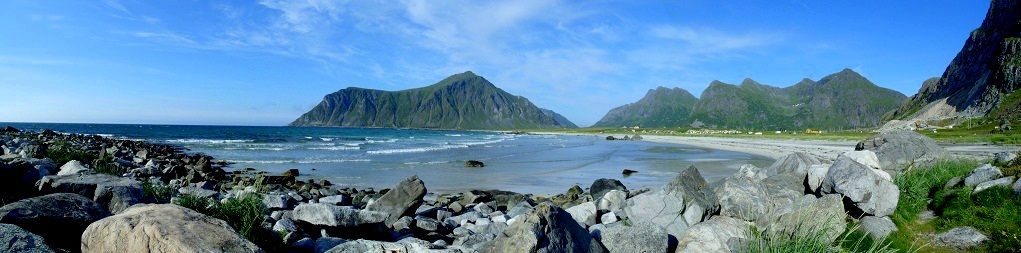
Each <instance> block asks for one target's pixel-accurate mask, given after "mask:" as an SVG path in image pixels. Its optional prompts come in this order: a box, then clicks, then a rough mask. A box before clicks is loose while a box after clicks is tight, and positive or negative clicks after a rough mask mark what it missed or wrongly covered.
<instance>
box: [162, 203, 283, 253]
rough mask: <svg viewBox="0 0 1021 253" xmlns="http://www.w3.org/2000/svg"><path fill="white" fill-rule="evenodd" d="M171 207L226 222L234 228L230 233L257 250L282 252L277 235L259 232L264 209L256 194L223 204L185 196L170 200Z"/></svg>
mask: <svg viewBox="0 0 1021 253" xmlns="http://www.w3.org/2000/svg"><path fill="white" fill-rule="evenodd" d="M174 204H177V205H179V206H182V207H185V208H189V209H191V210H195V211H196V212H199V213H202V214H205V215H209V216H212V217H214V218H217V219H221V220H223V221H226V222H227V224H229V225H230V226H231V227H232V228H234V231H237V232H238V234H240V235H241V236H242V237H244V238H245V239H248V240H249V241H251V242H253V243H255V244H256V245H259V247H260V248H262V249H263V250H266V251H267V252H276V251H279V250H282V249H284V246H283V242H282V241H281V238H280V236H279V235H278V234H276V233H275V232H273V231H269V230H266V229H262V223H263V222H264V221H265V216H264V215H265V213H266V206H265V205H264V204H263V203H262V198H260V197H259V195H258V194H255V193H249V194H244V195H242V196H238V197H235V198H229V199H227V200H226V201H224V202H223V203H220V202H217V201H216V200H213V199H211V198H202V197H197V196H194V195H189V194H185V195H181V196H178V197H177V198H176V199H175V200H174Z"/></svg>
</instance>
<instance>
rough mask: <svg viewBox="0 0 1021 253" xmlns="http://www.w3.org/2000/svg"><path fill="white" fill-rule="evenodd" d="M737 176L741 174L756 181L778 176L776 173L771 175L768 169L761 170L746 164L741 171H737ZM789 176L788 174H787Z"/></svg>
mask: <svg viewBox="0 0 1021 253" xmlns="http://www.w3.org/2000/svg"><path fill="white" fill-rule="evenodd" d="M737 174H741V176H743V177H747V178H751V179H753V180H756V181H761V180H764V179H766V178H767V177H769V176H770V175H776V173H772V174H771V173H769V171H768V169H761V168H759V167H755V165H751V164H744V165H741V169H739V170H738V171H737ZM785 174H787V173H785Z"/></svg>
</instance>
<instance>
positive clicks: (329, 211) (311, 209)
mask: <svg viewBox="0 0 1021 253" xmlns="http://www.w3.org/2000/svg"><path fill="white" fill-rule="evenodd" d="M291 215H292V217H293V219H294V220H295V221H299V222H305V223H308V224H311V225H317V226H327V227H356V226H360V225H363V224H378V223H382V222H384V221H386V218H387V217H388V214H387V213H384V212H376V211H369V210H358V209H353V208H350V207H341V206H335V205H330V204H322V203H315V204H301V205H298V206H297V207H295V208H294V212H292V213H291Z"/></svg>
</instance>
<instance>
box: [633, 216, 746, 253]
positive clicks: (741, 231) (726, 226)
mask: <svg viewBox="0 0 1021 253" xmlns="http://www.w3.org/2000/svg"><path fill="white" fill-rule="evenodd" d="M750 226H751V224H749V223H747V222H744V221H741V220H738V219H734V218H731V217H727V216H714V217H713V218H711V219H709V220H708V221H705V222H702V223H699V224H695V225H694V226H691V228H689V229H688V231H687V232H686V233H684V235H681V237H678V238H677V250H676V251H674V252H679V253H680V252H685V253H686V252H741V249H742V246H743V245H744V244H745V241H746V240H747V239H748V235H749V234H751V233H749V232H748V228H749V227H750ZM624 252H627V251H624ZM647 252H652V251H647ZM659 252H662V251H659Z"/></svg>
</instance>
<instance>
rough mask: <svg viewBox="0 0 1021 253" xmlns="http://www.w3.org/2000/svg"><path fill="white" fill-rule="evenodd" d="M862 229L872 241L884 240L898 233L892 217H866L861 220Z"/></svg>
mask: <svg viewBox="0 0 1021 253" xmlns="http://www.w3.org/2000/svg"><path fill="white" fill-rule="evenodd" d="M861 229H862V230H863V231H865V233H867V234H869V236H871V237H872V239H875V240H882V239H883V238H886V237H887V236H889V235H890V233H893V232H894V231H897V225H896V224H893V220H890V217H886V216H884V217H876V216H865V217H862V218H861Z"/></svg>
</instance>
